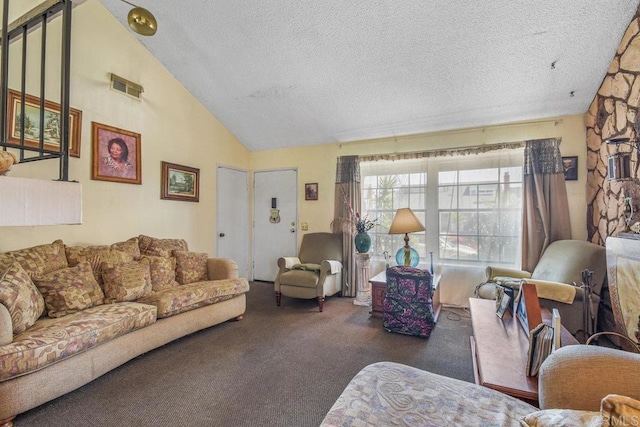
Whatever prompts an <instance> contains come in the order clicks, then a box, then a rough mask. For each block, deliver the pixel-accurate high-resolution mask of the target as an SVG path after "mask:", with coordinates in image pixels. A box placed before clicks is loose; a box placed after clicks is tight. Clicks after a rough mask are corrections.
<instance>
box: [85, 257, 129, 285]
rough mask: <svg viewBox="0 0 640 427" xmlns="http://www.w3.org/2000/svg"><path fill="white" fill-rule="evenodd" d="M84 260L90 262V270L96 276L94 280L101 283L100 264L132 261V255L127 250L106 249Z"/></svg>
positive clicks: (112, 264)
mask: <svg viewBox="0 0 640 427" xmlns="http://www.w3.org/2000/svg"><path fill="white" fill-rule="evenodd" d="M86 261H87V262H89V264H91V270H92V271H93V276H94V277H95V278H96V281H97V282H98V284H99V285H102V284H103V283H104V282H103V278H102V266H103V265H104V264H109V265H111V266H114V265H118V264H125V263H127V262H131V261H133V256H132V255H131V254H130V253H127V252H121V251H117V250H114V249H107V250H104V251H100V252H98V253H96V254H94V255H90V256H88V257H87V259H86Z"/></svg>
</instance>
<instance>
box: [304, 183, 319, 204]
mask: <svg viewBox="0 0 640 427" xmlns="http://www.w3.org/2000/svg"><path fill="white" fill-rule="evenodd" d="M304 199H305V200H318V183H317V182H313V183H311V184H305V185H304Z"/></svg>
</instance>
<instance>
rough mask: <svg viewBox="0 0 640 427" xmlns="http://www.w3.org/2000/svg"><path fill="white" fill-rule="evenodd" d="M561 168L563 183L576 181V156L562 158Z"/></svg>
mask: <svg viewBox="0 0 640 427" xmlns="http://www.w3.org/2000/svg"><path fill="white" fill-rule="evenodd" d="M562 167H563V168H564V180H565V181H577V180H578V156H569V157H563V158H562Z"/></svg>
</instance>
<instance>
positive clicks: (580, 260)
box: [474, 240, 607, 336]
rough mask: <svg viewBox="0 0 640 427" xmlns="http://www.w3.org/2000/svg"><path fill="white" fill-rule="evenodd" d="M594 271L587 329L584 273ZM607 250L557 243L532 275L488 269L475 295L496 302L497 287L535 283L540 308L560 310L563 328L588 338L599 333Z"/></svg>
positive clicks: (578, 243) (570, 242)
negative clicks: (599, 310)
mask: <svg viewBox="0 0 640 427" xmlns="http://www.w3.org/2000/svg"><path fill="white" fill-rule="evenodd" d="M585 269H587V270H590V271H592V272H593V277H592V279H591V285H592V286H591V295H590V304H589V314H590V319H589V321H588V322H586V323H587V328H586V330H585V301H584V300H585V291H584V289H582V288H581V287H580V286H581V284H582V282H583V279H582V271H583V270H585ZM606 273H607V255H606V249H605V248H604V247H603V246H599V245H596V244H593V243H590V242H586V241H582V240H556V241H555V242H552V243H551V244H550V245H549V246H548V247H547V249H546V250H545V251H544V253H543V254H542V257H540V261H538V264H537V265H536V267H535V269H534V270H533V272H528V271H523V270H516V269H508V268H501V267H492V266H489V267H487V270H486V281H485V282H483V283H481V284H479V285H478V286H477V287H476V290H475V294H474V296H476V297H478V298H485V299H495V297H496V286H497V285H498V284H501V285H502V286H507V287H511V288H513V289H515V290H516V291H517V290H518V289H519V288H520V284H521V283H522V282H523V281H526V282H527V283H534V284H535V285H536V290H537V291H538V297H539V298H540V306H541V307H545V308H547V309H548V310H549V311H551V310H552V309H554V308H557V309H558V311H559V312H560V318H561V321H562V325H563V326H564V327H565V328H566V329H567V330H568V331H569V332H571V334H573V335H576V334H577V333H578V332H580V331H582V332H583V333H584V334H585V335H587V336H588V335H591V334H592V333H594V332H596V330H597V324H596V320H597V318H598V305H599V304H600V291H601V289H602V285H603V283H604V281H605V279H606Z"/></svg>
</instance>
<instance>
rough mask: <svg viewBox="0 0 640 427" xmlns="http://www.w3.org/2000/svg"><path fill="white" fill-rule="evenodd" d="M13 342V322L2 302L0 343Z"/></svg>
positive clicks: (0, 307) (0, 308)
mask: <svg viewBox="0 0 640 427" xmlns="http://www.w3.org/2000/svg"><path fill="white" fill-rule="evenodd" d="M12 342H13V322H12V321H11V315H10V314H9V310H7V307H5V306H4V304H0V345H5V344H10V343H12Z"/></svg>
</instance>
